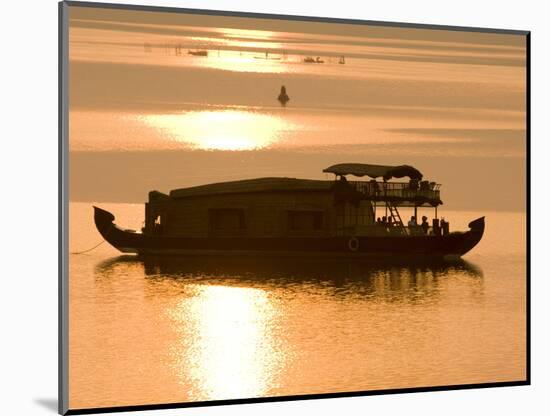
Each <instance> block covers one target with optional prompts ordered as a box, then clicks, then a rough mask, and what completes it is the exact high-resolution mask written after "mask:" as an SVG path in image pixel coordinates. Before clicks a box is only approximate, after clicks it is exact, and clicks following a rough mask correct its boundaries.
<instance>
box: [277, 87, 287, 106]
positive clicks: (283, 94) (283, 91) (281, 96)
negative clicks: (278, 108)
mask: <svg viewBox="0 0 550 416" xmlns="http://www.w3.org/2000/svg"><path fill="white" fill-rule="evenodd" d="M277 99H278V100H279V102H280V103H281V105H282V106H285V105H286V103H287V102H288V101H289V100H290V97H289V96H288V95H287V93H286V87H285V86H284V85H283V86H282V87H281V93H280V94H279V97H277Z"/></svg>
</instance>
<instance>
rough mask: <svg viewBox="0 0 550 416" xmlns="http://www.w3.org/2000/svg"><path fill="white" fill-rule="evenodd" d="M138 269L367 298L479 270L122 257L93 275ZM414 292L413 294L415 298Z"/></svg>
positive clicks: (435, 264)
mask: <svg viewBox="0 0 550 416" xmlns="http://www.w3.org/2000/svg"><path fill="white" fill-rule="evenodd" d="M121 266H122V267H132V268H134V267H135V268H142V269H143V275H144V276H145V277H146V278H147V279H148V281H149V282H151V283H153V282H155V281H156V280H162V279H173V280H174V281H175V282H179V283H180V284H182V285H184V284H216V285H219V284H222V285H227V286H241V287H242V286H249V287H261V288H263V289H269V288H273V289H277V288H281V289H285V288H291V289H292V290H300V285H302V286H303V287H302V289H303V290H304V291H305V292H307V291H308V290H312V289H314V288H315V287H319V288H323V290H324V291H327V290H329V291H330V289H331V288H332V289H333V293H332V294H334V295H346V294H347V295H353V294H355V295H358V294H363V295H366V296H378V295H391V296H395V295H398V294H399V293H401V294H406V293H407V292H408V291H409V290H412V289H423V290H426V293H425V294H426V295H429V294H430V293H432V292H437V286H438V284H439V280H440V279H444V278H445V277H453V276H454V277H456V276H463V277H470V278H472V279H473V280H472V283H473V284H474V286H476V285H477V284H480V283H481V280H480V279H481V278H482V277H483V272H482V270H481V269H480V268H479V267H478V266H476V265H474V264H472V263H470V262H468V261H465V260H463V259H453V260H439V261H438V260H433V261H418V262H411V261H410V260H408V261H406V262H405V261H395V262H391V261H381V262H376V261H366V260H353V259H352V260H350V259H315V258H305V259H296V258H287V257H263V258H251V257H237V256H216V257H209V256H206V257H205V256H195V257H193V256H189V257H171V256H132V255H122V256H118V257H115V258H112V259H109V260H106V261H104V262H102V263H100V264H99V265H98V266H97V267H96V275H97V277H109V276H112V277H116V275H117V273H119V272H120V270H118V269H119V267H121ZM416 295H418V293H416V294H415V296H416Z"/></svg>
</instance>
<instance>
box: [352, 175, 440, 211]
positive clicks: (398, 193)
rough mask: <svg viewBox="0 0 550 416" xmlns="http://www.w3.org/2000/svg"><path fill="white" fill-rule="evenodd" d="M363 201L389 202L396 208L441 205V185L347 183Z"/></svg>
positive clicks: (431, 183) (430, 183)
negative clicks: (362, 195)
mask: <svg viewBox="0 0 550 416" xmlns="http://www.w3.org/2000/svg"><path fill="white" fill-rule="evenodd" d="M348 183H349V184H350V185H351V186H353V187H354V188H355V189H356V190H357V191H359V192H361V193H362V194H364V195H365V196H364V198H365V199H369V200H372V201H375V202H378V201H382V202H384V201H390V202H392V203H394V204H395V205H398V206H403V207H413V206H415V205H416V206H421V205H425V204H427V205H431V206H437V205H441V204H442V201H441V197H440V188H441V184H438V183H435V182H428V181H424V182H420V183H415V182H412V183H410V182H378V181H374V180H372V181H370V182H366V181H348Z"/></svg>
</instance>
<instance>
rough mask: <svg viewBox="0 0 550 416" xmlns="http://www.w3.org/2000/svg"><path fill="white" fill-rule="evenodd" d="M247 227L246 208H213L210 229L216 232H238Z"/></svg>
mask: <svg viewBox="0 0 550 416" xmlns="http://www.w3.org/2000/svg"><path fill="white" fill-rule="evenodd" d="M244 229H246V223H245V217H244V210H242V209H211V210H210V230H211V231H214V232H216V233H230V234H232V233H238V232H240V231H242V230H244Z"/></svg>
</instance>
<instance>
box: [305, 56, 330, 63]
mask: <svg viewBox="0 0 550 416" xmlns="http://www.w3.org/2000/svg"><path fill="white" fill-rule="evenodd" d="M304 62H305V63H308V64H324V63H325V61H323V60H322V59H321V58H319V57H317V58H315V59H313V58H312V57H311V56H306V57H305V58H304Z"/></svg>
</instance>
